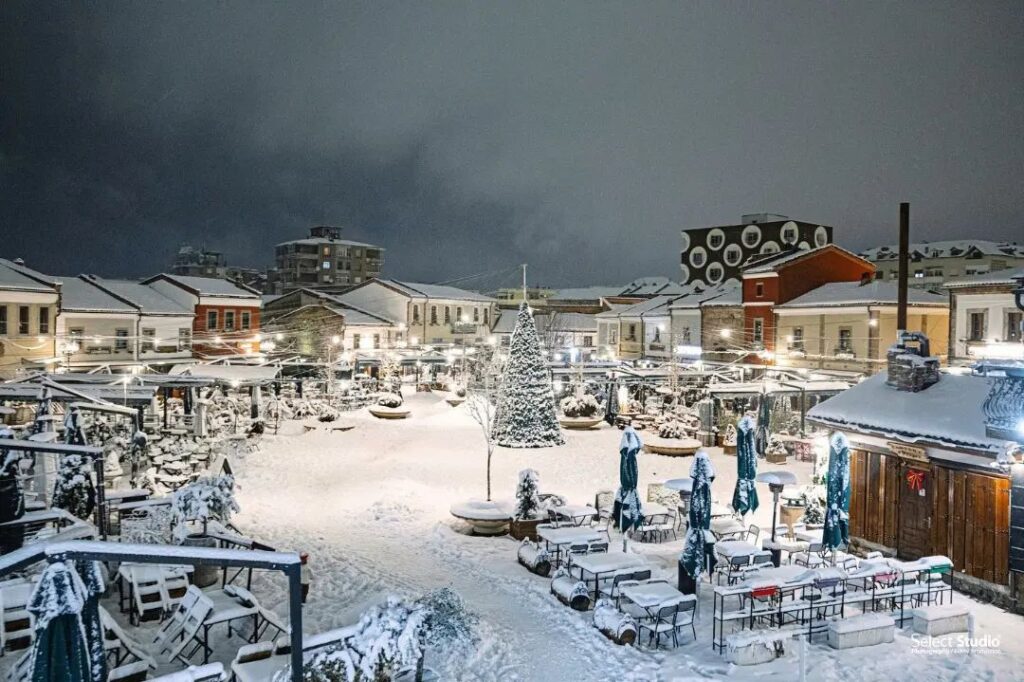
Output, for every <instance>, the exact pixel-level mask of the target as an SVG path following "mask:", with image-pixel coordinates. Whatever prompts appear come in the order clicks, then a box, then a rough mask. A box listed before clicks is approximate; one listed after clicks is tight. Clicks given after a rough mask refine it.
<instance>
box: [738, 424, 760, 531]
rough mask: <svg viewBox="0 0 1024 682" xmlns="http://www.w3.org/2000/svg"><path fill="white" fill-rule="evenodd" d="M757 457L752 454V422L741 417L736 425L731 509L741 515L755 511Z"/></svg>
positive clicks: (756, 503) (756, 504) (756, 502)
mask: <svg viewBox="0 0 1024 682" xmlns="http://www.w3.org/2000/svg"><path fill="white" fill-rule="evenodd" d="M756 476H757V457H756V455H755V453H754V420H753V419H751V418H750V417H743V418H742V419H740V421H739V424H737V425H736V490H735V492H733V494H732V508H733V509H734V510H735V511H736V513H738V514H740V515H743V514H746V513H747V512H755V511H757V506H758V500H757V488H756V487H755V486H754V477H756Z"/></svg>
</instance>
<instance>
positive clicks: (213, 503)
mask: <svg viewBox="0 0 1024 682" xmlns="http://www.w3.org/2000/svg"><path fill="white" fill-rule="evenodd" d="M171 509H172V511H173V514H174V537H175V538H176V539H178V540H183V539H185V538H186V537H188V534H189V529H188V524H189V523H201V524H202V526H203V532H206V525H207V524H208V523H209V522H210V520H215V521H220V522H221V523H227V522H229V521H230V520H231V515H232V514H234V513H235V512H237V511H239V506H238V502H236V501H235V477H234V476H230V475H227V474H224V475H221V476H201V477H200V478H198V479H196V481H195V483H191V484H189V485H186V486H184V487H182V488H178V490H176V491H174V494H173V496H172V497H171Z"/></svg>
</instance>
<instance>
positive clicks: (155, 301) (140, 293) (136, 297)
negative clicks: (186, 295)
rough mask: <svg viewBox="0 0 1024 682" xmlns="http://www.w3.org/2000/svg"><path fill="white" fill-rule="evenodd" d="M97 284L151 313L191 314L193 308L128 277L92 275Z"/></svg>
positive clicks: (91, 278)
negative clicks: (114, 277) (105, 277)
mask: <svg viewBox="0 0 1024 682" xmlns="http://www.w3.org/2000/svg"><path fill="white" fill-rule="evenodd" d="M89 279H90V280H91V281H92V282H95V283H96V285H97V286H99V287H101V288H103V289H106V290H107V291H109V292H111V293H113V294H114V295H116V296H119V297H120V298H122V299H124V300H126V301H129V302H130V303H131V304H132V305H134V306H135V307H136V308H138V309H139V310H141V311H142V313H143V314H149V315H191V314H192V312H193V311H192V309H190V308H186V307H185V306H183V305H181V304H180V303H178V302H177V301H175V300H174V299H172V298H169V297H167V296H164V295H163V294H161V293H160V292H159V291H157V290H156V289H154V288H153V287H149V286H146V285H145V284H140V283H138V282H133V281H130V280H126V279H103V278H100V277H96V276H94V275H93V276H90V277H89Z"/></svg>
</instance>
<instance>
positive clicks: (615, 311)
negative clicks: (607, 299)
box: [594, 303, 636, 320]
mask: <svg viewBox="0 0 1024 682" xmlns="http://www.w3.org/2000/svg"><path fill="white" fill-rule="evenodd" d="M634 305H636V304H635V303H609V304H608V310H604V311H601V312H599V313H597V314H596V315H594V318H595V319H598V320H615V319H618V317H619V315H621V314H622V311H624V310H629V309H630V308H632V307H633V306H634Z"/></svg>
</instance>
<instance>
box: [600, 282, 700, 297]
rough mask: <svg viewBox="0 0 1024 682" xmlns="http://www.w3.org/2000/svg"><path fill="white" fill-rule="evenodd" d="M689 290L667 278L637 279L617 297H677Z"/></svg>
mask: <svg viewBox="0 0 1024 682" xmlns="http://www.w3.org/2000/svg"><path fill="white" fill-rule="evenodd" d="M688 292H689V289H688V288H687V287H686V286H685V285H683V284H679V283H678V282H673V281H672V280H670V279H669V278H668V277H639V278H637V279H634V280H633V281H632V282H630V283H629V284H627V285H626V286H625V287H624V288H623V289H622V290H621V291H620V292H619V293H618V294H617V295H618V296H656V295H672V294H675V295H679V294H685V293H688Z"/></svg>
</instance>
